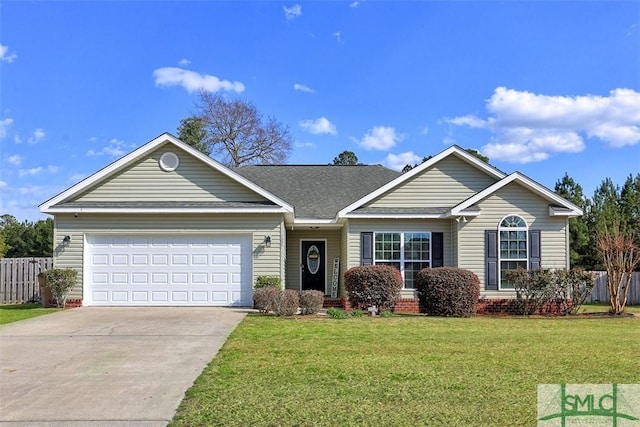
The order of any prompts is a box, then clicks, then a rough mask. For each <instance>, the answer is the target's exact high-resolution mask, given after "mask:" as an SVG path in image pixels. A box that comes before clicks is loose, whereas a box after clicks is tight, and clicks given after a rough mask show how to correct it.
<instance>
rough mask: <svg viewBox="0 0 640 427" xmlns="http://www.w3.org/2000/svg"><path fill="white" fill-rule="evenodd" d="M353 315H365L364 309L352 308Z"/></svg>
mask: <svg viewBox="0 0 640 427" xmlns="http://www.w3.org/2000/svg"><path fill="white" fill-rule="evenodd" d="M351 317H364V311H362V310H358V309H355V310H351Z"/></svg>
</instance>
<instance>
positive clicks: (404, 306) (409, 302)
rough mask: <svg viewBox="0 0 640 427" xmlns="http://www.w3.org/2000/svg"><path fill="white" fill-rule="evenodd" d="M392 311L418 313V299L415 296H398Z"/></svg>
mask: <svg viewBox="0 0 640 427" xmlns="http://www.w3.org/2000/svg"><path fill="white" fill-rule="evenodd" d="M393 312H394V313H420V301H418V300H417V299H416V298H400V299H399V300H398V301H396V305H395V306H394V307H393Z"/></svg>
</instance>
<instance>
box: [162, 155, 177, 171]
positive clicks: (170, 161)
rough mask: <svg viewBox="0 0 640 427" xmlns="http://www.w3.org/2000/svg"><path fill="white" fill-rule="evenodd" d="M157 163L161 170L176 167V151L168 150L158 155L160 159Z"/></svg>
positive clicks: (170, 169)
mask: <svg viewBox="0 0 640 427" xmlns="http://www.w3.org/2000/svg"><path fill="white" fill-rule="evenodd" d="M158 163H159V164H160V168H161V169H162V170H163V171H167V172H171V171H174V170H176V169H177V168H178V165H179V164H180V159H179V158H178V155H177V154H176V153H172V152H170V151H169V152H167V153H164V154H163V155H162V156H160V161H159V162H158Z"/></svg>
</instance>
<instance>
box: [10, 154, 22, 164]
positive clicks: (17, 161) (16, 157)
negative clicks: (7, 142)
mask: <svg viewBox="0 0 640 427" xmlns="http://www.w3.org/2000/svg"><path fill="white" fill-rule="evenodd" d="M7 161H8V162H9V163H11V164H12V165H15V166H19V165H20V163H22V157H20V155H19V154H14V155H13V156H9V158H8V159H7Z"/></svg>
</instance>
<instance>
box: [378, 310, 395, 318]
mask: <svg viewBox="0 0 640 427" xmlns="http://www.w3.org/2000/svg"><path fill="white" fill-rule="evenodd" d="M380 317H393V311H391V310H385V311H383V312H382V313H380Z"/></svg>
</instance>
